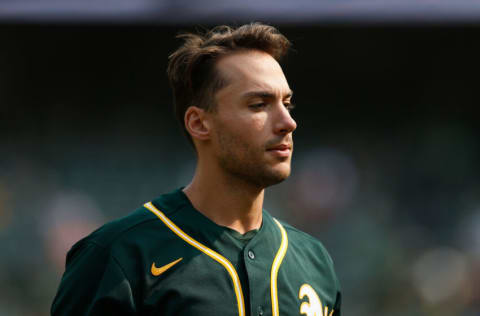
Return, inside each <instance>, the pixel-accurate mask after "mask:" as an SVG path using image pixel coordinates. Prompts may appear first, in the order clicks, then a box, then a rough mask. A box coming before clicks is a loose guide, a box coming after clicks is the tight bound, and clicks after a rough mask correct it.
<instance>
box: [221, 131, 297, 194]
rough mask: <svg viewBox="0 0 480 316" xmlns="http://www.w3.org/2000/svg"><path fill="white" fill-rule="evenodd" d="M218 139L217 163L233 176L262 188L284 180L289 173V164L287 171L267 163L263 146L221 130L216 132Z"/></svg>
mask: <svg viewBox="0 0 480 316" xmlns="http://www.w3.org/2000/svg"><path fill="white" fill-rule="evenodd" d="M218 141H219V146H220V153H219V155H218V162H219V165H220V167H221V168H222V169H223V170H224V171H225V172H226V173H227V174H229V175H230V176H232V177H234V178H237V179H239V180H242V181H243V182H245V183H247V184H249V185H252V186H256V187H258V188H261V189H263V188H267V187H269V186H272V185H275V184H278V183H280V182H282V181H284V180H285V179H286V178H288V176H289V175H290V165H289V168H288V170H287V171H285V170H276V169H275V168H272V167H271V165H269V163H268V161H266V160H265V150H266V148H264V147H259V148H255V147H254V146H252V145H251V144H248V143H245V142H243V141H242V140H240V139H238V138H235V137H232V136H227V135H226V134H225V133H222V132H219V133H218ZM288 163H289V164H290V161H288Z"/></svg>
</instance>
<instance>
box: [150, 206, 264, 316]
mask: <svg viewBox="0 0 480 316" xmlns="http://www.w3.org/2000/svg"><path fill="white" fill-rule="evenodd" d="M143 206H145V207H146V208H147V209H148V210H149V211H150V212H152V213H153V214H155V215H156V216H157V217H158V218H159V219H160V220H161V221H162V222H163V223H164V224H165V225H166V226H167V227H168V228H169V229H170V230H171V231H172V232H174V233H175V234H176V235H177V236H178V237H180V238H182V239H183V240H184V241H185V242H187V243H188V244H190V245H191V246H193V247H195V248H197V249H198V250H200V251H201V252H203V253H205V254H206V255H207V256H209V257H210V258H212V259H213V260H215V261H217V262H218V263H220V264H221V265H222V266H223V267H224V268H225V269H226V270H227V271H228V273H229V274H230V277H231V278H232V282H233V288H234V290H235V296H236V298H237V306H238V315H239V316H245V303H244V299H243V292H242V286H241V284H240V279H239V278H238V274H237V271H236V270H235V268H234V267H233V265H232V264H231V263H230V261H228V259H227V258H225V257H223V256H222V255H220V254H219V253H217V252H215V251H213V250H212V249H210V248H208V247H206V246H204V245H202V244H201V243H199V242H198V241H196V240H195V239H193V238H192V237H190V236H189V235H187V234H186V233H185V232H184V231H183V230H181V229H180V228H179V227H178V226H177V225H175V224H174V223H173V222H172V221H171V220H170V219H168V217H167V216H165V214H163V213H162V212H161V211H160V210H158V209H157V208H156V207H155V206H154V205H153V204H152V202H148V203H145V204H144V205H143ZM272 273H273V272H272Z"/></svg>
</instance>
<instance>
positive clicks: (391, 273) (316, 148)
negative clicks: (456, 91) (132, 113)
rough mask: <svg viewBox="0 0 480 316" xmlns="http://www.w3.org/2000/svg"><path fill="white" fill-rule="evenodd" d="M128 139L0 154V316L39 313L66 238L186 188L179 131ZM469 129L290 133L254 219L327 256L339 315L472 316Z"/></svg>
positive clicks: (475, 302) (101, 134)
mask: <svg viewBox="0 0 480 316" xmlns="http://www.w3.org/2000/svg"><path fill="white" fill-rule="evenodd" d="M122 119H123V118H122V117H120V118H118V120H120V121H121V120H122ZM170 119H171V118H165V120H170ZM47 125H48V124H47ZM131 131H132V129H131V128H126V127H125V128H124V127H117V128H116V129H113V130H106V129H105V130H98V131H95V132H90V133H89V134H88V135H87V136H85V131H84V130H78V131H76V132H75V133H73V134H72V133H70V134H68V133H67V134H65V135H58V134H55V135H52V134H49V133H47V132H46V131H41V132H40V133H35V134H34V133H31V134H28V135H27V136H25V135H23V136H22V135H17V136H15V135H14V134H11V135H9V141H6V140H5V139H6V138H5V139H4V141H3V143H2V144H0V145H1V147H2V156H1V157H0V249H1V251H0V315H1V316H3V315H5V316H6V315H8V316H20V315H21V316H43V315H48V314H49V307H50V304H51V302H52V299H53V297H54V295H55V292H56V288H57V286H58V284H59V281H60V278H61V275H62V273H63V270H64V264H65V254H66V252H67V251H68V249H69V248H70V247H71V246H72V245H73V244H74V243H75V242H76V241H77V240H79V239H80V238H82V237H83V236H85V235H87V234H88V233H90V232H91V231H92V230H94V229H96V228H97V227H99V226H100V225H102V224H103V223H105V222H106V221H108V220H111V219H114V218H117V217H120V216H123V215H126V214H127V213H129V212H130V211H133V210H134V209H135V208H136V207H138V206H139V205H141V204H142V203H143V202H145V201H148V200H150V199H152V198H154V197H156V196H158V195H159V194H162V193H164V192H168V191H170V190H173V189H175V188H177V187H179V186H182V185H185V184H187V183H188V181H189V179H190V176H191V174H192V172H193V168H194V164H195V161H194V154H193V152H192V151H191V150H190V149H189V148H188V145H187V144H186V142H183V141H180V140H181V135H180V132H178V133H174V132H172V134H167V135H166V134H162V133H153V134H151V135H144V134H142V133H138V134H132V133H131ZM477 132H478V131H476V129H475V128H474V127H472V126H470V127H469V126H468V125H462V124H456V123H455V124H454V123H452V122H450V121H448V119H445V120H444V121H443V122H437V123H436V124H428V123H425V124H418V125H416V126H409V125H408V124H407V123H405V124H403V125H402V124H401V125H400V127H396V128H395V130H393V131H389V132H388V133H387V132H386V133H385V134H383V135H382V134H380V132H379V131H378V130H367V131H365V130H364V131H356V130H355V129H352V130H351V131H350V132H348V131H347V132H346V131H344V130H335V129H334V128H329V129H328V136H325V135H324V136H322V137H318V136H317V135H315V134H314V131H312V133H311V134H310V137H303V138H300V136H299V139H298V141H297V145H296V148H295V153H294V161H293V173H292V176H291V177H290V178H289V179H288V180H287V181H286V182H284V183H282V184H280V185H278V186H275V187H272V188H270V189H268V190H267V194H266V203H265V208H266V209H268V210H269V211H270V212H271V213H272V214H274V215H275V216H276V217H278V218H281V219H283V220H286V221H288V222H290V223H291V224H293V225H294V226H297V227H299V228H301V229H303V230H305V231H307V232H309V233H310V234H312V235H314V236H316V237H318V238H320V239H321V240H322V241H323V243H324V244H325V245H326V247H327V249H328V250H329V251H330V253H331V255H332V257H333V259H334V262H335V266H336V269H337V274H338V275H339V278H340V281H341V283H342V287H343V295H344V296H343V310H344V314H345V315H356V316H370V315H388V316H397V315H398V316H400V315H401V316H410V315H411V316H415V315H425V316H452V315H455V316H476V315H479V314H480V285H479V284H480V181H479V178H478V175H479V167H478V164H477V162H478V161H479V159H478V158H479V154H480V148H479V144H478V142H477V138H478V136H479V135H478V134H477ZM173 134H178V135H176V136H172V135H173ZM302 135H303V136H304V135H305V133H303V134H302ZM339 135H341V136H339ZM85 137H86V139H84V138H85ZM172 138H173V140H172Z"/></svg>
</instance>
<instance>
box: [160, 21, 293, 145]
mask: <svg viewBox="0 0 480 316" xmlns="http://www.w3.org/2000/svg"><path fill="white" fill-rule="evenodd" d="M177 37H178V38H181V39H183V40H184V43H183V45H182V46H180V47H179V48H178V49H177V50H176V51H175V52H174V53H173V54H171V55H170V56H169V63H168V69H167V74H168V79H169V81H170V85H171V87H172V89H173V98H174V106H175V115H176V117H177V119H178V121H179V123H180V125H181V126H182V129H183V131H184V132H185V135H186V136H187V138H188V140H189V141H190V143H191V144H192V145H193V141H192V138H191V136H190V134H188V132H187V130H186V128H185V123H184V116H185V112H186V110H187V109H188V107H190V106H192V105H195V106H198V107H200V108H203V109H206V110H208V111H210V110H213V109H214V107H215V102H214V95H215V93H216V92H217V91H218V90H220V89H221V88H222V87H224V86H225V85H226V84H227V82H226V81H225V80H224V79H223V78H222V77H221V76H220V74H219V73H218V72H217V71H216V69H215V62H216V61H217V60H218V59H219V58H220V57H221V56H225V55H226V54H229V53H233V52H236V51H240V50H245V49H254V50H260V51H263V52H266V53H268V54H270V55H271V56H272V57H273V58H275V59H276V60H277V61H280V60H281V59H282V57H284V56H285V55H286V53H287V51H288V49H289V48H290V45H291V44H290V42H289V40H288V39H287V38H286V37H285V36H283V35H282V34H280V32H279V31H278V30H277V29H276V28H275V27H273V26H270V25H265V24H261V23H250V24H246V25H242V26H240V27H237V28H232V27H230V26H226V25H222V26H217V27H215V28H213V29H211V30H210V31H207V32H205V33H204V34H192V33H185V34H180V35H178V36H177Z"/></svg>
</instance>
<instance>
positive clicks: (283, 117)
mask: <svg viewBox="0 0 480 316" xmlns="http://www.w3.org/2000/svg"><path fill="white" fill-rule="evenodd" d="M279 109H280V110H279V111H278V116H277V117H276V122H275V133H277V134H289V133H291V132H293V131H294V130H295V129H296V128H297V122H295V120H294V119H293V118H292V115H291V114H290V111H289V110H288V109H287V108H286V107H285V105H284V104H283V103H282V104H281V105H280V106H279Z"/></svg>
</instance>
